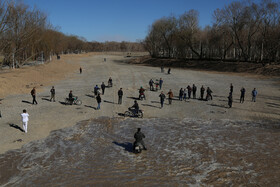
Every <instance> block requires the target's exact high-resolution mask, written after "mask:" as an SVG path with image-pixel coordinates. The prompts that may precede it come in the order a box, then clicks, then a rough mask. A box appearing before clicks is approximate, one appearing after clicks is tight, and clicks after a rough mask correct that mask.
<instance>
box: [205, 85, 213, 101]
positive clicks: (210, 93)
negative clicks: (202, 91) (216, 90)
mask: <svg viewBox="0 0 280 187" xmlns="http://www.w3.org/2000/svg"><path fill="white" fill-rule="evenodd" d="M206 93H207V95H206V100H207V101H208V100H209V99H210V100H212V99H213V97H212V93H213V92H212V90H211V89H210V88H209V87H207V90H206Z"/></svg>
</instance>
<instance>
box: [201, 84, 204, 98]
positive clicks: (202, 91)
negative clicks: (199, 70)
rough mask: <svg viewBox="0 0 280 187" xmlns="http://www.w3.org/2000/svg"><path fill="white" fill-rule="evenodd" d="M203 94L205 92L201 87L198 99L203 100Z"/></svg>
mask: <svg viewBox="0 0 280 187" xmlns="http://www.w3.org/2000/svg"><path fill="white" fill-rule="evenodd" d="M204 92H205V88H204V87H203V85H202V86H201V88H200V99H201V100H203V97H204Z"/></svg>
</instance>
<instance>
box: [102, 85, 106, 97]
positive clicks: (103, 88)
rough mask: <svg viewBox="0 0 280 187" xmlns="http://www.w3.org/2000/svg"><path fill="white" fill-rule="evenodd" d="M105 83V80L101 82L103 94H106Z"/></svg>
mask: <svg viewBox="0 0 280 187" xmlns="http://www.w3.org/2000/svg"><path fill="white" fill-rule="evenodd" d="M105 87H106V86H105V84H104V82H102V84H101V90H102V95H104V93H105Z"/></svg>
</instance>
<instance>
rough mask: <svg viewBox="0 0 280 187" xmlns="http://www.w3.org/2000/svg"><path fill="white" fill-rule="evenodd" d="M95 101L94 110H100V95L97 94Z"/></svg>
mask: <svg viewBox="0 0 280 187" xmlns="http://www.w3.org/2000/svg"><path fill="white" fill-rule="evenodd" d="M96 101H97V108H96V110H99V109H100V103H101V97H100V94H98V95H97V96H96Z"/></svg>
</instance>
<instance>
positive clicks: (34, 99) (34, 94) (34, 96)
mask: <svg viewBox="0 0 280 187" xmlns="http://www.w3.org/2000/svg"><path fill="white" fill-rule="evenodd" d="M30 93H31V95H32V98H33V101H32V104H33V105H34V103H36V105H37V104H38V103H37V101H36V89H35V87H34V88H33V89H32V90H31V92H30Z"/></svg>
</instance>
